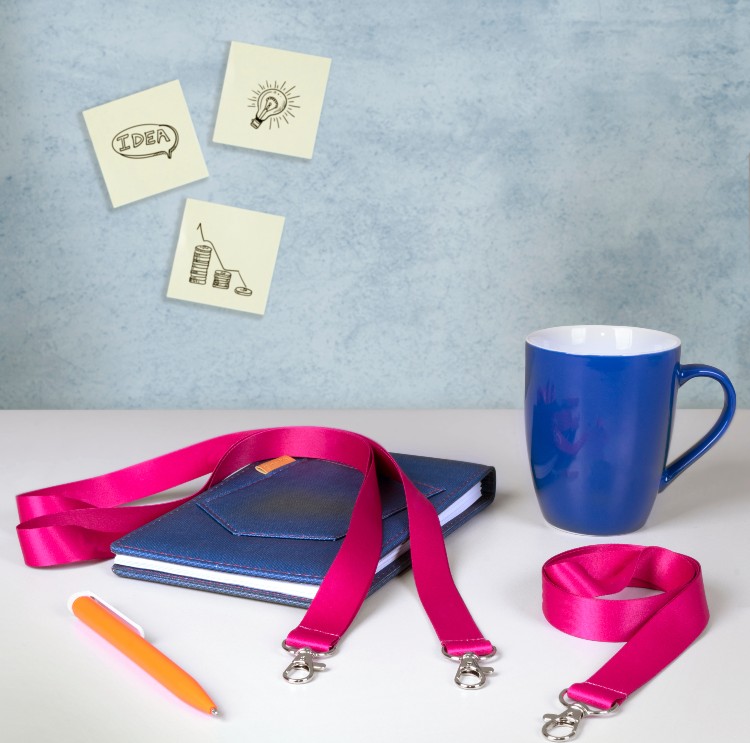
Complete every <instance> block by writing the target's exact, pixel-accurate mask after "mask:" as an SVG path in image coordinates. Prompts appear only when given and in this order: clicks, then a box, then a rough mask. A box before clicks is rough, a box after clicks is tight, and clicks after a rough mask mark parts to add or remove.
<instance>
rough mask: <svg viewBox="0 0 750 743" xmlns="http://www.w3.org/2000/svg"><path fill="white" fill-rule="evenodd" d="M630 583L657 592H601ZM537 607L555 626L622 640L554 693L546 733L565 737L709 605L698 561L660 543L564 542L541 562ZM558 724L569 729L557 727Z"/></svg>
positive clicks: (649, 669)
mask: <svg viewBox="0 0 750 743" xmlns="http://www.w3.org/2000/svg"><path fill="white" fill-rule="evenodd" d="M628 586H634V587H640V588H652V589H658V590H661V591H663V593H660V594H655V595H652V596H647V597H645V598H635V599H628V600H621V601H617V600H601V599H600V598H598V597H600V596H606V595H609V594H613V593H617V592H618V591H621V590H622V589H623V588H626V587H628ZM542 610H543V611H544V616H545V617H547V620H548V621H549V622H550V624H552V625H553V626H555V627H557V629H559V630H562V631H563V632H566V633H567V634H569V635H574V636H575V637H581V638H583V639H586V640H603V641H606V642H623V641H625V642H626V644H625V645H624V646H623V647H622V648H621V649H620V650H619V651H618V652H617V653H615V655H614V656H613V657H612V658H611V659H610V660H609V661H607V663H605V664H604V665H603V666H602V667H601V668H600V669H599V670H598V671H597V672H596V673H594V675H593V676H591V678H589V679H588V680H586V681H584V682H582V683H577V684H573V685H571V686H570V687H569V688H568V689H565V690H563V692H561V694H560V701H561V702H562V703H563V704H564V705H566V707H567V709H566V710H565V711H564V712H562V713H561V714H558V715H554V714H551V715H545V716H544V719H545V720H548V722H547V723H546V724H545V725H544V727H543V728H542V732H543V733H544V735H545V736H546V737H547V738H548V739H549V740H554V741H563V740H569V739H570V738H572V737H573V736H574V735H575V734H576V730H577V728H578V724H579V722H580V721H581V719H582V718H583V717H587V716H589V715H601V714H607V713H610V712H614V711H615V709H617V707H618V706H619V705H620V704H621V703H622V702H623V701H624V700H625V699H626V698H627V697H628V696H629V695H630V694H632V693H633V692H634V691H636V690H637V689H639V688H640V687H641V686H643V685H644V684H645V683H647V682H648V681H650V680H651V679H652V678H653V677H654V676H656V674H657V673H659V671H661V670H662V669H663V668H664V667H666V666H667V665H669V664H670V663H671V662H672V661H673V660H674V659H675V658H677V657H678V656H679V655H680V654H681V653H682V652H683V651H684V650H686V649H687V647H688V646H689V645H690V644H691V643H692V642H693V641H694V640H695V639H696V638H697V637H698V636H699V635H700V634H701V632H702V631H703V629H704V628H705V626H706V624H707V623H708V606H707V604H706V595H705V592H704V589H703V579H702V577H701V566H700V565H699V564H698V562H697V561H696V560H694V559H693V558H692V557H688V556H687V555H681V554H679V553H677V552H672V551H670V550H668V549H664V548H663V547H640V546H637V545H631V544H596V545H591V546H588V547H580V548H579V549H574V550H569V551H568V552H563V553H561V554H559V555H556V556H555V557H553V558H551V559H550V560H548V561H547V562H546V563H545V564H544V566H543V568H542ZM557 728H560V729H563V730H565V731H567V732H566V733H565V734H563V735H556V734H554V733H553V731H554V730H555V729H557Z"/></svg>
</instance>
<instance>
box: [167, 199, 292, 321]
mask: <svg viewBox="0 0 750 743" xmlns="http://www.w3.org/2000/svg"><path fill="white" fill-rule="evenodd" d="M283 228H284V217H279V216H277V215H275V214H265V213H263V212H255V211H250V210H248V209H240V208H237V207H233V206H224V205H222V204H214V203H213V202H210V201H199V200H197V199H187V200H186V203H185V211H184V213H183V216H182V224H181V226H180V234H179V237H178V239H177V249H176V250H175V256H174V262H173V264H172V273H171V275H170V278H169V286H168V288H167V296H168V297H171V298H173V299H182V300H185V301H187V302H198V303H200V304H212V305H214V306H216V307H224V308H227V309H232V310H240V311H242V312H252V313H255V314H257V315H262V314H264V313H265V311H266V305H267V303H268V295H269V291H270V288H271V279H272V277H273V270H274V267H275V265H276V256H277V254H278V250H279V243H280V242H281V232H282V230H283Z"/></svg>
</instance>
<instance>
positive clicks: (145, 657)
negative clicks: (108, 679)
mask: <svg viewBox="0 0 750 743" xmlns="http://www.w3.org/2000/svg"><path fill="white" fill-rule="evenodd" d="M68 608H69V609H70V610H71V611H72V612H73V614H75V615H76V616H77V617H78V618H79V619H80V620H81V621H82V622H83V623H84V624H85V625H87V626H88V627H90V628H91V629H92V630H94V632H96V633H97V634H99V635H101V636H102V637H103V638H104V639H105V640H106V641H107V642H109V643H110V644H111V645H114V647H116V648H117V649H118V650H119V651H120V652H121V653H123V654H124V655H126V656H127V657H128V658H130V660H132V661H133V662H134V663H137V664H138V665H139V666H140V667H141V668H142V669H143V670H144V671H145V672H146V673H148V674H149V675H150V676H152V677H153V678H155V679H156V680H157V681H158V682H159V683H160V684H161V685H162V686H164V687H165V688H167V689H169V691H171V692H172V694H174V695H175V696H176V697H179V698H180V699H182V701H183V702H186V703H187V704H189V705H191V706H192V707H195V708H196V709H199V710H200V711H201V712H205V713H206V714H209V715H218V714H219V712H218V710H217V709H216V705H215V704H214V703H213V701H212V700H211V697H209V696H208V694H206V692H205V691H204V690H203V689H202V688H201V686H200V684H199V683H198V682H197V681H196V680H195V679H194V678H193V677H192V676H190V675H189V674H188V673H185V671H183V670H182V668H180V667H179V666H178V665H177V664H176V663H173V662H172V661H171V660H170V659H169V658H167V656H166V655H164V653H161V652H159V651H158V650H157V649H156V648H155V647H154V646H153V645H152V644H151V643H150V642H147V641H146V640H145V639H144V636H143V634H144V633H143V630H142V629H141V627H139V626H138V625H137V624H135V623H134V622H132V621H131V620H130V619H128V618H127V617H126V616H125V615H123V614H121V613H120V612H119V611H117V609H115V608H114V607H113V606H110V605H109V604H108V603H107V602H106V601H103V600H102V599H100V598H99V597H98V596H94V595H93V594H91V593H76V594H74V595H73V596H71V597H70V599H69V600H68Z"/></svg>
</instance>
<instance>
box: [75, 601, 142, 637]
mask: <svg viewBox="0 0 750 743" xmlns="http://www.w3.org/2000/svg"><path fill="white" fill-rule="evenodd" d="M81 597H84V598H88V599H93V600H94V601H96V603H97V604H101V605H102V606H103V607H105V608H106V609H108V610H109V611H111V612H112V613H113V614H115V615H116V616H117V617H119V618H120V619H121V620H122V621H123V622H125V624H127V625H128V626H129V627H132V629H133V631H135V632H136V633H137V634H139V635H140V636H141V637H144V638H145V637H146V633H145V632H144V631H143V627H141V625H140V624H136V623H135V622H134V621H133V620H132V619H130V618H129V617H126V616H125V615H124V614H123V613H122V612H121V611H119V610H118V609H115V607H114V606H112V604H110V603H108V602H106V601H105V600H104V599H103V598H102V597H101V596H97V595H96V594H95V593H91V591H80V592H79V593H74V594H73V595H72V596H71V597H70V598H69V599H68V610H69V611H70V613H71V614H72V613H73V602H74V601H75V600H76V599H79V598H81Z"/></svg>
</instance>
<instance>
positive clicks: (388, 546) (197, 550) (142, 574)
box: [112, 454, 495, 607]
mask: <svg viewBox="0 0 750 743" xmlns="http://www.w3.org/2000/svg"><path fill="white" fill-rule="evenodd" d="M393 457H394V459H395V460H396V461H397V462H398V464H399V466H400V467H401V468H402V469H403V470H404V472H405V473H406V474H407V475H408V476H409V478H410V479H411V480H412V482H413V483H414V484H415V485H416V487H417V488H419V490H421V492H422V493H424V494H425V495H426V496H427V497H428V498H429V499H430V502H431V503H432V504H433V505H434V506H435V509H436V511H437V512H438V514H439V517H440V522H441V524H442V527H443V533H444V534H449V533H450V532H452V531H454V530H455V529H457V528H458V527H459V526H461V525H462V524H464V523H466V521H468V520H469V519H470V518H471V517H472V516H474V515H476V514H477V513H479V511H481V510H482V509H484V508H486V507H487V506H488V505H489V504H490V503H491V502H492V500H493V498H494V497H495V470H494V468H493V467H489V466H485V465H480V464H471V463H468V462H457V461H452V460H446V459H432V458H429V457H417V456H411V455H407V454H394V455H393ZM361 483H362V474H361V473H360V472H359V471H358V470H355V469H353V468H351V467H347V466H346V465H343V464H338V463H335V462H329V461H326V460H321V459H296V460H293V461H291V462H290V463H288V464H285V465H283V466H281V467H278V468H277V469H274V470H272V471H271V472H269V473H267V474H264V473H263V472H261V471H259V470H258V469H256V464H251V465H248V466H246V467H243V468H242V469H240V470H238V471H237V472H235V473H234V474H232V475H230V476H229V477H228V478H226V479H225V480H223V481H222V482H220V483H218V484H217V485H215V486H213V487H212V488H210V489H209V490H207V491H205V492H204V493H201V494H200V495H199V496H196V497H195V498H193V499H192V500H190V501H188V502H187V503H184V504H182V505H181V506H178V507H177V508H175V509H174V510H172V511H169V512H168V513H166V514H164V515H163V516H161V517H159V518H157V519H155V520H154V521H152V522H150V523H148V524H146V525H145V526H142V527H140V528H139V529H137V530H135V531H133V532H131V533H130V534H127V535H126V536H124V537H122V538H120V539H119V540H117V541H116V542H114V543H113V544H112V551H113V552H114V553H115V562H114V565H113V568H112V569H113V571H114V572H115V573H116V574H117V575H119V576H122V577H125V578H138V579H141V580H149V581H154V582H157V583H165V584H169V585H175V586H184V587H187V588H197V589H202V590H206V591H214V592H217V593H226V594H230V595H233V596H242V597H245V598H255V599H261V600H264V601H272V602H276V603H281V604H290V605H292V606H301V607H307V606H309V605H310V602H311V601H312V599H313V598H314V597H315V594H316V592H317V590H318V587H319V586H320V583H321V582H322V580H323V578H324V576H325V574H326V572H327V570H328V568H329V567H330V565H331V563H332V562H333V560H334V558H335V557H336V554H337V552H338V550H339V548H340V546H341V543H342V540H343V538H344V537H345V536H346V531H347V528H348V525H349V519H350V518H351V513H352V509H353V507H354V501H355V499H356V497H357V493H358V492H359V488H360V485H361ZM380 492H381V498H382V501H383V548H382V552H381V559H380V562H379V564H378V568H377V572H376V575H375V578H374V580H373V583H372V587H371V589H370V593H372V592H373V591H376V590H377V589H378V588H380V587H381V586H382V585H384V584H385V583H386V582H387V581H389V580H390V579H391V578H393V577H394V576H396V575H398V574H399V573H401V572H403V571H404V570H406V569H407V568H408V567H409V566H410V557H409V542H408V540H409V528H408V518H407V512H406V503H405V499H404V493H403V489H402V488H401V486H400V485H398V484H397V483H396V482H394V481H392V480H388V479H381V480H380Z"/></svg>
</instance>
